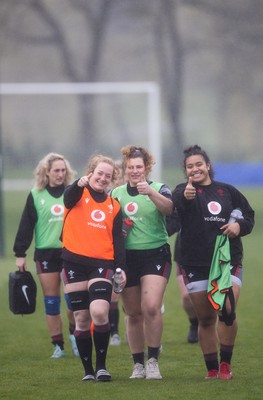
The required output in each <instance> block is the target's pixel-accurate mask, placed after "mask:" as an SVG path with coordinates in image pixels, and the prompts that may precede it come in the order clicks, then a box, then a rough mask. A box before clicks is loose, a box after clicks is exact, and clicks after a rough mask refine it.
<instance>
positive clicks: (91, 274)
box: [62, 261, 114, 285]
mask: <svg viewBox="0 0 263 400" xmlns="http://www.w3.org/2000/svg"><path fill="white" fill-rule="evenodd" d="M113 274H114V270H113V269H112V268H105V267H94V266H84V265H80V264H74V263H72V262H66V261H64V263H63V270H62V279H63V282H64V284H65V285H66V284H69V283H75V282H83V281H89V280H91V279H96V278H103V279H108V280H109V281H112V277H113Z"/></svg>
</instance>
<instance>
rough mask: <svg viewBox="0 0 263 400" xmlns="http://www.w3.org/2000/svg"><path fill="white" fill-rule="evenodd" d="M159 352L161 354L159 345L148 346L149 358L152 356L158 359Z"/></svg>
mask: <svg viewBox="0 0 263 400" xmlns="http://www.w3.org/2000/svg"><path fill="white" fill-rule="evenodd" d="M158 354H159V347H148V360H149V359H150V358H152V357H153V358H156V360H158Z"/></svg>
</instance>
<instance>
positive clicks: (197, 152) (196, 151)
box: [183, 144, 215, 179]
mask: <svg viewBox="0 0 263 400" xmlns="http://www.w3.org/2000/svg"><path fill="white" fill-rule="evenodd" d="M191 156H202V157H203V159H204V160H205V162H206V164H209V165H210V168H209V171H208V172H209V176H210V178H211V179H213V178H214V175H215V172H214V169H213V166H212V164H211V161H210V158H209V157H208V155H207V153H206V152H205V151H204V150H203V149H202V148H201V147H200V146H198V145H197V144H195V145H194V146H190V147H188V148H187V149H185V150H184V160H183V163H184V170H186V160H187V159H188V158H189V157H191Z"/></svg>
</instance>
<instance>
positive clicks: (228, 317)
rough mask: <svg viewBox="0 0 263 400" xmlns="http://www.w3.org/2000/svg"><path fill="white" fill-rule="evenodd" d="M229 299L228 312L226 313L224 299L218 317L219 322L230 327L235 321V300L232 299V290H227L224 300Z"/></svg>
mask: <svg viewBox="0 0 263 400" xmlns="http://www.w3.org/2000/svg"><path fill="white" fill-rule="evenodd" d="M227 297H228V298H229V301H230V312H229V313H228V312H227V310H226V299H225V304H224V306H223V309H222V315H219V317H218V318H219V321H221V322H224V323H225V324H226V325H227V326H232V325H233V323H234V321H235V319H236V313H235V299H234V293H233V290H232V288H230V289H229V292H228V293H227V295H226V298H227Z"/></svg>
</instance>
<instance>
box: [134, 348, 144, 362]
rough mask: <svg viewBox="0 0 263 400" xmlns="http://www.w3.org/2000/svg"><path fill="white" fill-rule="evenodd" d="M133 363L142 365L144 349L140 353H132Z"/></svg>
mask: <svg viewBox="0 0 263 400" xmlns="http://www.w3.org/2000/svg"><path fill="white" fill-rule="evenodd" d="M132 358H133V362H134V364H137V363H139V364H142V365H144V351H143V352H142V353H134V354H133V355H132Z"/></svg>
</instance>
